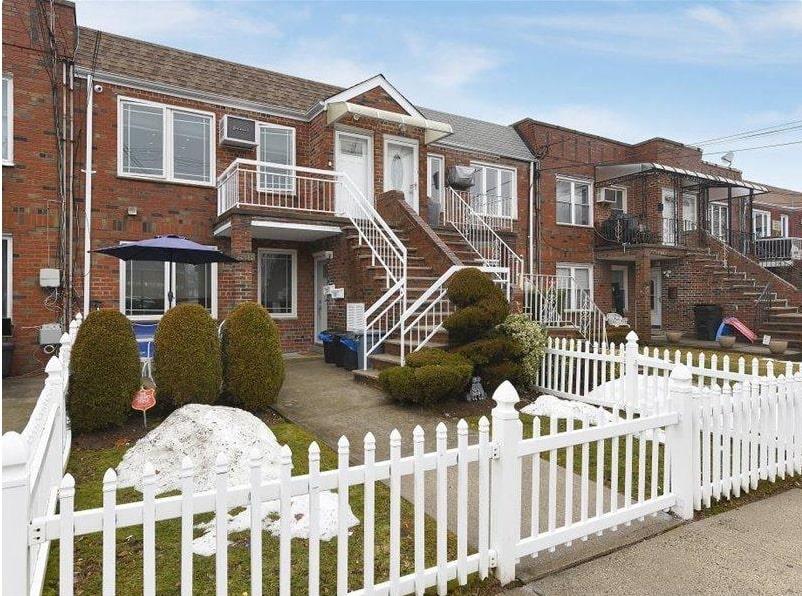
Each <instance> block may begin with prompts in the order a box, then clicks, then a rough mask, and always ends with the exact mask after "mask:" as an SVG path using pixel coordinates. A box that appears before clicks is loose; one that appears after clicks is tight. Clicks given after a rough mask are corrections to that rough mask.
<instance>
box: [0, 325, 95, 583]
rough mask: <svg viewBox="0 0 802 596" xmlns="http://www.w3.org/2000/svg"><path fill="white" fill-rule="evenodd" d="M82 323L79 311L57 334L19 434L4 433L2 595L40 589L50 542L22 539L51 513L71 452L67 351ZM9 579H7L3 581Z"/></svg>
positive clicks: (68, 361)
mask: <svg viewBox="0 0 802 596" xmlns="http://www.w3.org/2000/svg"><path fill="white" fill-rule="evenodd" d="M81 321H82V317H81V315H80V314H79V315H78V316H77V317H76V318H75V320H73V321H72V322H71V323H70V329H69V333H64V334H63V335H62V336H61V348H60V350H59V354H58V356H53V357H52V358H50V361H49V362H48V363H47V367H46V368H45V373H46V374H47V378H46V380H45V386H44V388H43V389H42V392H41V393H40V395H39V398H38V400H37V402H36V405H35V406H34V409H33V412H31V416H30V419H29V420H28V424H27V425H26V426H25V428H24V429H23V431H22V433H21V434H19V433H16V432H9V433H6V434H4V435H3V570H4V572H3V593H5V594H23V593H26V592H27V591H28V589H29V590H30V592H31V593H35V594H39V593H40V592H41V591H42V584H43V582H44V577H45V569H46V567H47V557H48V552H49V547H50V544H49V543H47V542H44V543H43V542H31V543H30V545H28V544H24V543H22V542H21V540H20V538H21V537H23V536H27V535H28V531H29V522H30V520H31V519H34V518H38V517H42V516H47V515H52V514H53V513H54V512H55V510H56V502H57V496H58V487H59V483H60V482H61V476H62V474H63V473H64V469H65V467H66V465H67V459H68V458H69V454H70V442H71V433H70V429H69V427H68V421H67V413H66V402H65V400H66V395H67V381H68V373H69V368H70V353H71V350H72V344H73V342H74V341H75V338H76V336H77V335H78V327H79V326H80V324H81ZM26 542H27V541H26ZM11 570H14V571H11ZM7 580H8V581H9V582H11V583H6V582H7ZM12 580H13V581H12ZM12 586H13V588H14V589H11V588H12ZM18 587H27V588H28V589H25V590H19V589H16V588H18Z"/></svg>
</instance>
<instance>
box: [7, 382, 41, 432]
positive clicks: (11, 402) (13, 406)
mask: <svg viewBox="0 0 802 596" xmlns="http://www.w3.org/2000/svg"><path fill="white" fill-rule="evenodd" d="M44 386H45V376H44V375H31V376H26V377H6V378H5V379H3V432H4V433H5V432H8V431H10V430H13V431H16V432H22V429H23V428H25V425H26V424H28V419H29V418H30V416H31V412H33V408H34V406H35V405H36V401H37V400H38V399H39V394H40V393H42V388H43V387H44Z"/></svg>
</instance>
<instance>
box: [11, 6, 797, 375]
mask: <svg viewBox="0 0 802 596" xmlns="http://www.w3.org/2000/svg"><path fill="white" fill-rule="evenodd" d="M50 6H51V4H50V3H47V2H40V1H37V0H14V1H9V2H5V3H4V5H3V15H4V19H3V47H4V55H5V61H4V64H3V80H4V83H3V84H4V87H3V91H4V93H3V97H4V100H5V102H4V112H3V113H4V124H5V125H6V126H4V130H5V131H7V134H6V137H4V146H3V147H4V164H3V165H4V167H3V193H4V197H5V201H4V204H3V227H4V230H3V233H4V236H3V249H4V259H5V262H4V265H5V267H4V271H5V276H4V293H5V295H4V301H3V304H4V309H5V310H4V315H3V316H4V323H5V322H6V321H9V320H10V321H11V322H12V323H13V336H12V337H13V342H14V344H15V353H14V363H13V367H12V370H13V372H14V373H15V374H18V373H24V372H28V371H31V370H36V369H41V368H42V365H43V363H44V362H45V360H46V357H47V356H46V352H45V351H44V350H43V348H42V347H41V346H40V345H39V337H38V333H39V329H40V328H41V326H42V325H45V324H48V323H61V324H62V325H64V324H66V323H67V322H68V320H69V318H70V317H71V316H72V315H73V314H74V313H76V312H84V313H85V312H87V311H89V310H90V309H94V308H98V307H102V308H118V309H120V310H121V311H122V312H124V313H125V314H126V315H127V316H129V317H130V318H131V319H132V320H147V321H155V320H158V319H159V317H160V316H161V315H162V314H163V313H164V312H165V310H166V309H168V308H169V303H168V288H169V287H173V288H174V290H175V298H176V301H178V302H183V301H191V302H197V303H200V304H203V305H204V306H205V307H206V308H208V309H209V311H210V312H211V314H212V315H213V316H214V317H215V318H217V319H223V318H224V317H225V316H226V315H227V314H228V313H229V312H230V311H231V309H232V308H233V307H234V306H235V305H236V304H237V303H239V302H241V301H243V300H258V301H260V302H262V304H264V305H265V306H266V307H267V308H268V309H269V310H270V311H271V312H272V314H273V316H274V317H275V319H276V321H277V323H278V325H279V328H280V330H281V334H282V344H283V346H284V349H285V350H287V351H296V350H306V349H309V348H310V347H312V346H313V345H314V343H315V339H316V336H317V333H318V332H319V331H320V330H321V329H324V328H338V329H341V328H344V327H345V326H346V323H347V308H346V307H347V305H348V304H364V305H365V307H366V308H367V309H368V311H369V313H373V316H374V320H375V321H376V325H377V326H378V327H380V328H381V327H382V325H383V326H384V329H385V330H386V329H387V328H389V327H392V325H393V324H397V323H398V320H399V316H400V315H401V314H402V313H404V312H405V310H408V309H409V308H410V305H411V304H413V303H415V302H416V301H420V300H423V299H424V298H426V295H428V294H427V292H429V291H430V290H431V288H433V287H435V284H436V283H437V281H438V278H439V277H440V276H441V275H442V274H444V273H445V272H447V271H448V270H449V268H451V267H453V266H456V265H484V266H502V267H507V266H510V267H512V268H513V269H514V273H513V274H512V275H511V277H512V278H513V279H512V286H514V291H513V292H512V298H513V299H514V301H515V302H516V303H517V302H519V301H521V299H522V293H521V289H522V288H524V287H529V286H527V285H525V282H524V276H523V275H519V274H526V275H527V276H538V275H549V274H555V273H559V274H560V275H571V276H573V279H574V281H573V282H572V283H575V284H576V285H577V286H583V285H584V286H586V287H587V290H588V291H589V292H591V293H592V294H593V298H594V299H595V301H596V303H597V304H598V306H599V307H600V308H601V309H602V311H604V312H609V311H612V310H621V311H622V312H623V313H624V314H626V315H628V316H629V317H630V319H631V320H632V321H633V323H634V325H635V327H636V329H637V330H638V332H639V333H641V334H644V335H645V336H648V335H649V333H650V331H651V329H652V323H658V324H662V326H663V327H679V328H687V327H688V321H689V320H690V316H689V314H688V313H689V309H690V307H691V306H692V305H693V304H695V303H697V302H704V301H711V300H714V299H715V296H713V295H712V294H713V293H714V292H713V290H712V289H711V288H712V286H711V285H710V284H709V283H706V280H705V278H704V277H703V276H700V275H699V270H700V267H707V266H709V267H714V266H715V264H710V263H708V264H704V263H702V264H700V263H698V262H696V261H695V258H701V257H700V256H698V255H700V254H701V253H700V252H699V251H698V250H697V252H696V253H693V254H696V255H697V257H693V258H692V257H691V256H689V255H691V253H690V252H689V247H688V246H686V239H687V238H689V237H692V236H693V234H690V233H689V232H692V231H693V230H692V229H691V228H690V227H689V228H688V229H685V228H686V226H685V224H684V223H683V222H686V221H687V222H691V221H694V222H696V224H698V227H700V228H702V229H710V230H711V232H712V233H713V235H718V236H722V233H721V232H722V230H723V229H724V228H723V227H722V224H721V213H722V209H723V207H722V205H723V204H726V197H723V198H722V196H720V195H717V196H713V197H712V198H711V197H708V196H707V195H705V194H704V193H703V196H701V197H699V196H697V197H696V199H695V204H696V208H695V209H692V208H690V207H686V204H685V201H684V198H683V200H680V201H677V200H676V199H673V205H674V206H673V207H672V214H673V222H674V223H673V224H671V223H666V222H667V221H668V220H671V219H672V218H669V217H666V214H667V213H666V211H665V209H664V210H663V211H659V210H658V209H659V206H663V205H664V203H666V195H665V192H666V190H673V192H674V195H673V196H680V195H681V194H682V195H683V197H684V195H685V192H686V191H687V190H688V189H687V188H682V189H680V188H679V185H681V184H682V182H681V181H682V180H696V181H697V182H698V181H699V178H694V175H698V174H700V173H703V174H705V175H706V176H718V177H721V178H722V179H727V182H726V185H729V186H730V187H733V188H737V189H741V190H738V192H739V193H741V192H746V191H747V190H753V191H757V192H763V190H762V189H763V188H764V187H763V186H761V185H759V184H754V183H747V182H745V181H742V180H741V174H740V172H738V171H737V170H731V169H727V168H722V167H720V166H716V165H713V164H708V163H705V162H703V161H702V160H701V157H700V153H699V151H698V150H697V149H694V148H691V147H686V146H684V145H681V144H679V143H675V142H673V141H668V140H665V139H651V140H649V141H645V142H643V143H639V144H636V145H630V144H627V143H623V142H619V141H615V140H611V139H605V138H602V137H598V136H594V135H589V134H586V133H581V132H578V131H572V130H569V129H565V128H561V127H557V126H553V125H549V124H545V123H540V122H536V121H534V120H529V119H527V120H524V121H521V122H519V123H517V124H516V125H514V126H504V125H499V124H494V123H490V122H484V121H480V120H476V119H472V118H467V117H464V116H460V115H455V114H449V113H445V112H441V111H436V110H431V109H428V108H425V107H420V106H416V105H415V104H414V103H413V102H411V101H410V100H408V99H407V98H406V97H405V96H404V95H403V94H402V93H401V92H400V91H399V90H398V89H396V88H395V87H394V86H393V85H392V84H391V82H390V81H388V80H387V79H385V77H383V76H382V75H376V76H375V77H372V78H370V79H368V80H366V81H363V82H359V83H355V84H354V85H353V86H351V87H349V88H347V89H344V88H341V87H337V86H333V85H328V84H324V83H319V82H315V81H309V80H306V79H302V78H298V77H293V76H289V75H285V74H280V73H276V72H272V71H267V70H263V69H259V68H254V67H250V66H245V65H241V64H235V63H232V62H228V61H224V60H219V59H215V58H210V57H207V56H201V55H198V54H194V53H190V52H185V51H182V50H178V49H175V48H169V47H165V46H161V45H156V44H152V43H148V42H144V41H140V40H135V39H130V38H126V37H122V36H118V35H114V34H110V33H105V32H98V31H95V30H92V29H88V28H85V27H78V25H77V23H76V18H75V7H74V5H73V4H72V3H70V2H67V1H66V0H56V1H55V3H54V4H53V5H52V6H53V10H54V11H55V14H54V17H55V18H54V19H53V20H52V21H51V20H49V19H48V18H46V17H49V16H50V14H49V11H50ZM78 16H79V17H80V14H79V15H78ZM50 23H52V26H53V33H52V34H51V33H50V32H49V30H48V27H49V26H50V25H49V24H50ZM51 38H52V39H51ZM51 40H52V41H53V42H54V43H52V44H51V43H50V41H51ZM51 47H54V48H55V52H53V51H52V50H50V49H49V48H51ZM56 71H58V72H57V73H56V74H58V76H56V77H53V76H51V74H52V73H53V72H56ZM12 128H13V134H12V133H11V130H12ZM224 133H225V134H224ZM87 138H89V139H90V141H91V142H90V143H87ZM6 151H7V152H8V154H6ZM267 164H269V165H267ZM633 164H638V167H636V168H635V169H633V167H634V165H633ZM648 164H651V165H655V164H657V165H658V166H660V167H655V168H651V169H649V168H646V165H648ZM454 166H469V168H467V174H466V171H462V172H456V171H452V168H453V167H454ZM620 166H626V168H628V169H626V168H625V170H620V171H616V170H615V167H620ZM663 166H670V167H675V168H677V167H680V168H684V169H687V170H691V171H692V172H694V173H696V174H694V175H691V176H690V177H688V176H685V177H682V176H678V174H677V173H676V172H674V171H670V170H668V169H666V168H664V167H663ZM644 168H645V169H644ZM460 174H461V175H463V176H466V175H467V176H469V177H470V180H471V181H472V183H473V185H472V186H471V188H470V189H469V190H463V191H459V192H456V191H454V190H452V188H451V187H450V184H449V183H450V182H456V181H455V180H450V177H451V176H452V175H455V176H458V175H460ZM602 180H609V182H608V183H605V184H601V183H600V182H601V181H602ZM705 180H706V181H707V182H709V181H710V180H711V179H710V178H706V179H705ZM744 189H745V190H744ZM771 190H772V192H770V193H767V194H759V195H756V196H755V199H754V206H753V207H754V210H755V211H756V212H757V213H760V212H759V209H762V208H763V207H762V205H763V203H764V202H766V201H769V203H770V204H771V205H772V207H771V210H772V215H771V220H770V221H769V220H766V219H765V218H764V216H762V215H758V216H757V219H756V220H755V221H756V222H757V224H756V225H759V226H763V227H765V226H768V227H769V229H771V230H774V223H773V222H774V221H777V222H780V217H781V215H788V216H789V217H788V222H787V228H788V230H787V234H786V235H790V236H794V237H799V236H802V230H800V229H799V227H800V225H802V222H801V221H800V212H799V210H798V209H795V208H794V205H795V204H796V205H798V203H794V199H793V197H791V195H793V193H792V192H791V191H782V190H781V189H771ZM717 192H720V191H717ZM583 193H584V194H583ZM779 196H782V197H784V198H785V199H787V200H785V202H783V200H777V201H775V200H774V199H773V198H772V197H779ZM788 197H791V198H790V199H788ZM708 199H711V200H708ZM689 200H690V199H689ZM735 200H736V204H735V205H734V206H732V208H731V210H730V213H733V212H735V210H736V209H738V206H740V205H742V204H743V202H744V200H745V199H743V198H736V199H735ZM704 201H707V202H708V203H710V205H717V206H715V207H712V206H711V207H710V208H709V209H710V210H708V208H706V207H703V206H702V204H703V202H704ZM722 201H723V202H724V203H722ZM688 205H691V206H692V205H693V202H690V203H688ZM533 206H536V208H533ZM714 209H715V210H716V213H715V214H714V213H713V210H714ZM619 211H620V212H623V211H625V212H626V214H627V215H628V217H631V218H633V219H632V221H636V223H637V224H638V225H639V226H640V228H641V229H642V230H645V231H646V232H649V233H648V234H646V233H641V234H640V235H639V237H638V238H639V242H637V243H632V242H628V243H627V246H624V247H622V245H621V242H620V241H617V240H620V238H618V239H616V238H612V239H611V238H609V237H607V238H605V237H603V236H604V235H605V234H606V232H605V228H604V226H603V225H602V224H603V222H605V221H608V220H610V218H611V216H614V215H616V213H617V212H619ZM739 212H740V211H739ZM691 214H693V215H694V217H695V219H691ZM714 215H715V217H714ZM715 218H717V219H715ZM760 218H764V219H760ZM728 219H729V218H728ZM714 220H715V222H718V223H716V224H715V226H714V225H713V221H714ZM783 221H785V220H783ZM696 224H694V225H696ZM783 225H784V224H783ZM672 226H673V227H672ZM716 226H717V227H716ZM609 227H610V226H608V228H609ZM743 227H744V226H742V225H740V222H739V219H738V218H733V221H732V222H730V224H729V227H728V228H726V229H727V230H729V229H732V230H734V231H736V232H740V230H741V229H742V228H743ZM763 227H761V228H760V229H761V230H762V229H764V228H763ZM714 228H715V229H714ZM618 229H620V226H619V227H618ZM607 232H609V229H608V230H607ZM781 232H782V230H780V233H781ZM159 234H179V235H182V236H186V237H188V238H190V239H192V240H195V241H197V242H200V243H203V244H206V245H213V246H216V247H218V248H220V249H221V250H223V251H225V252H227V253H229V254H231V255H233V256H234V257H236V258H237V259H238V260H239V262H237V263H235V264H231V265H229V264H226V265H219V266H217V265H211V266H198V267H196V266H186V265H180V264H177V265H176V266H175V268H174V269H173V268H170V267H168V266H166V265H164V264H162V263H141V262H140V263H131V264H128V265H125V264H121V263H120V262H119V261H117V260H116V259H114V258H112V257H108V256H104V255H98V254H93V253H89V252H88V251H87V250H86V249H87V248H91V249H97V248H100V247H104V246H109V245H115V244H118V243H121V242H126V241H134V240H139V239H142V238H147V237H152V236H155V235H159ZM607 235H608V236H609V234H607ZM775 235H779V234H775ZM697 236H698V237H699V239H700V240H701V239H702V235H701V234H697ZM666 238H668V239H669V240H671V239H673V240H671V241H669V242H666V241H664V240H666ZM647 240H648V241H647ZM728 241H729V239H728ZM715 242H716V241H715V239H714V240H713V243H714V244H715ZM782 246H784V245H782ZM695 248H698V247H695ZM707 248H709V247H707ZM783 250H785V249H784V248H783ZM401 252H405V254H406V259H405V260H403V262H402V260H400V259H399V254H400V253H401ZM746 261H747V262H746V263H744V264H741V268H742V269H743V268H749V267H753V268H754V271H751V273H750V274H753V275H754V276H756V277H757V278H759V279H761V280H762V279H763V277H761V276H764V274H765V275H769V276H771V275H772V274H770V273H769V272H768V271H766V270H765V268H763V267H761V266H760V264H758V263H752V262H751V261H748V259H746ZM12 264H13V267H12ZM764 264H765V263H764ZM43 269H44V270H48V269H56V270H58V272H59V274H58V275H59V277H58V279H57V281H56V282H55V283H53V282H49V283H47V284H45V285H46V286H47V287H41V284H40V271H41V270H43ZM655 271H656V272H657V275H656V276H655V273H654V272H655ZM669 271H670V272H671V275H668V272H669ZM401 279H403V282H404V283H403V291H401V290H399V293H397V294H396V293H394V292H395V289H396V288H398V287H400V286H399V285H398V281H399V280H401ZM778 279H779V278H778ZM787 279H790V280H793V279H794V276H793V275H790V274H789V276H788V277H787ZM780 281H782V280H780ZM756 283H757V282H756ZM763 283H765V282H763ZM783 283H785V282H783ZM655 284H657V285H655ZM789 286H790V284H789ZM613 288H615V290H613ZM654 288H657V291H656V292H655V291H654ZM793 291H794V292H795V291H796V290H795V289H793ZM790 292H791V290H789V289H788V288H785V287H783V288H782V291H780V292H779V293H780V294H781V295H782V296H783V297H785V296H786V294H789V293H790ZM422 296H423V298H421V297H422ZM654 296H657V297H658V298H657V302H658V303H661V304H662V305H663V309H662V310H663V313H662V320H659V319H654V318H653V313H652V311H653V310H654V309H653V308H651V305H652V304H653V303H655V302H654V298H653V297H654ZM404 298H406V302H404ZM741 298H743V299H741ZM793 298H794V296H791V299H793ZM427 300H429V301H431V300H430V299H427ZM427 303H428V302H426V301H424V302H423V303H422V304H424V305H425V304H427ZM734 303H737V304H738V305H739V307H740V308H741V309H742V310H741V312H744V311H748V310H749V309H750V308H752V309H753V310H754V306H753V305H754V303H755V298H748V297H746V298H745V297H740V298H738V299H737V300H735V302H734ZM750 305H752V306H750ZM778 308H782V305H778ZM787 308H789V309H790V308H791V307H787ZM382 317H385V318H386V320H383V319H382ZM4 326H6V325H4ZM426 339H427V340H430V339H432V336H428V337H427V338H426ZM386 343H387V347H388V351H391V350H398V349H399V343H400V342H399V341H398V340H397V339H396V338H394V337H391V336H389V335H388V336H387V342H386ZM393 346H394V347H393ZM395 361H397V359H396V358H395V352H393V353H391V354H389V355H387V356H384V357H383V358H376V359H375V360H374V364H378V363H383V364H390V363H393V362H395Z"/></svg>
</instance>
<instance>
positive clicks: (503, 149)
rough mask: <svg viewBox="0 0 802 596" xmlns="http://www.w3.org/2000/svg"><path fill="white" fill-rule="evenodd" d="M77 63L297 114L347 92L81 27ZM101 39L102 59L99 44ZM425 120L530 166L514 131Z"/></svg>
mask: <svg viewBox="0 0 802 596" xmlns="http://www.w3.org/2000/svg"><path fill="white" fill-rule="evenodd" d="M79 29H80V39H79V43H78V52H77V55H76V62H77V64H78V65H79V66H80V67H83V68H85V69H87V70H88V69H92V68H93V67H94V69H95V71H97V72H98V73H103V74H107V75H108V74H112V75H118V76H125V77H126V78H133V79H139V80H141V81H148V82H151V83H157V84H162V85H166V86H169V87H172V88H176V89H183V90H186V91H190V92H201V93H206V94H210V95H213V96H217V97H220V98H229V99H230V100H231V101H232V102H236V101H238V100H239V101H247V102H252V103H254V104H259V105H262V106H267V107H274V108H276V109H279V110H282V111H287V112H293V113H295V114H297V115H298V116H299V117H303V116H305V115H306V114H308V113H309V111H310V110H312V109H313V108H314V107H315V104H317V103H318V102H320V101H323V100H325V99H328V98H329V97H331V96H332V95H335V94H337V93H339V92H341V91H343V87H338V86H336V85H329V84H327V83H320V82H317V81H310V80H309V79H303V78H300V77H293V76H290V75H286V74H282V73H279V72H275V71H271V70H265V69H262V68H256V67H254V66H246V65H244V64H237V63H236V62H230V61H228V60H221V59H219V58H211V57H209V56H203V55H201V54H196V53H193V52H187V51H184V50H179V49H177V48H171V47H168V46H163V45H159V44H155V43H150V42H147V41H141V40H139V39H132V38H130V37H124V36H122V35H116V34H114V33H107V32H105V31H102V32H99V31H97V30H95V29H89V28H87V27H80V28H79ZM98 35H100V45H99V48H98V52H97V59H96V60H95V58H94V51H95V43H96V40H97V38H98ZM418 109H419V110H420V111H421V112H422V113H423V114H424V116H426V117H427V118H430V119H433V120H439V121H442V122H447V123H448V124H450V125H451V126H452V128H453V129H454V134H453V135H451V136H449V137H446V138H445V139H443V140H442V141H440V142H441V143H442V144H444V145H448V146H451V147H455V148H460V149H465V150H468V151H480V152H483V153H489V154H492V155H501V156H505V157H512V158H514V159H521V160H525V161H531V160H533V159H534V157H533V155H532V153H531V152H530V151H529V149H528V148H527V146H526V144H525V143H524V142H523V141H522V140H521V137H519V136H518V133H516V132H515V130H514V129H513V128H512V127H511V126H505V125H503V124H494V123H492V122H484V121H481V120H476V119H473V118H466V117H465V116H458V115H456V114H449V113H446V112H440V111H437V110H432V109H429V108H421V107H419V108H418Z"/></svg>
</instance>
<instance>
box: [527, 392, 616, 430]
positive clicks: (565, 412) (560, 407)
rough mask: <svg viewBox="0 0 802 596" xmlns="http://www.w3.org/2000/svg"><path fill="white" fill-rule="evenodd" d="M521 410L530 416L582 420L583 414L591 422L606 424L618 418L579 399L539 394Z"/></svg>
mask: <svg viewBox="0 0 802 596" xmlns="http://www.w3.org/2000/svg"><path fill="white" fill-rule="evenodd" d="M521 412H522V413H524V414H529V415H530V416H547V417H549V418H573V419H574V420H582V418H583V416H587V418H588V420H589V421H590V423H591V424H600V423H601V424H607V423H609V422H615V421H616V420H620V418H616V417H615V416H614V415H613V414H611V413H610V412H608V411H607V410H605V409H604V408H599V407H596V406H592V405H590V404H586V403H582V402H581V401H572V400H569V399H560V398H559V397H554V396H553V395H541V396H540V397H538V398H537V399H536V400H535V401H534V402H532V403H531V404H529V405H528V406H524V407H523V408H521Z"/></svg>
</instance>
